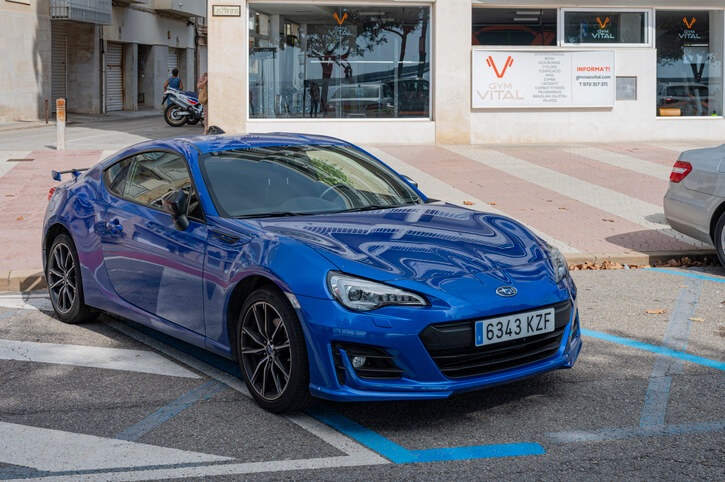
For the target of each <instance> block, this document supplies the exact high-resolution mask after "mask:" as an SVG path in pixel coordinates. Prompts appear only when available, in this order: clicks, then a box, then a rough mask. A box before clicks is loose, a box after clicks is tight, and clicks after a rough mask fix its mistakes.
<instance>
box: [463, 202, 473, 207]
mask: <svg viewBox="0 0 725 482" xmlns="http://www.w3.org/2000/svg"><path fill="white" fill-rule="evenodd" d="M463 204H464V205H465V206H473V203H472V202H471V201H463Z"/></svg>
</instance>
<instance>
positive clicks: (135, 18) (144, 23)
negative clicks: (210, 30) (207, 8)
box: [103, 7, 194, 49]
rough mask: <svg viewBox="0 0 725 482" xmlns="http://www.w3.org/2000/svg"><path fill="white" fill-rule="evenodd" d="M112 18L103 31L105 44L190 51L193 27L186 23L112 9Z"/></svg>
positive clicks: (184, 21) (174, 19) (122, 9)
mask: <svg viewBox="0 0 725 482" xmlns="http://www.w3.org/2000/svg"><path fill="white" fill-rule="evenodd" d="M112 18H113V24H112V25H108V26H105V27H104V28H103V36H104V38H105V39H106V40H108V41H111V42H135V43H139V44H146V45H166V46H168V47H177V48H185V49H189V48H191V49H193V48H194V27H193V26H190V25H187V21H186V20H181V19H176V18H171V17H168V16H165V15H164V16H162V15H160V14H158V13H153V12H146V11H142V10H137V9H132V8H126V7H113V16H112Z"/></svg>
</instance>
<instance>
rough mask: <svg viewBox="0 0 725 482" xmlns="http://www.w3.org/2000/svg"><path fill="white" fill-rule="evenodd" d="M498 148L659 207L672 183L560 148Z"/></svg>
mask: <svg viewBox="0 0 725 482" xmlns="http://www.w3.org/2000/svg"><path fill="white" fill-rule="evenodd" d="M496 150H498V151H499V152H501V153H503V154H507V155H509V156H513V157H517V158H519V159H523V160H524V161H528V162H531V163H533V164H536V165H538V166H541V167H545V168H547V169H552V170H554V171H557V172H560V173H562V174H566V175H567V176H572V177H575V178H577V179H581V180H582V181H586V182H589V183H591V184H596V185H598V186H602V187H606V188H607V189H611V190H612V191H616V192H619V193H622V194H626V195H627V196H631V197H633V198H635V199H640V200H642V201H646V202H648V203H652V204H654V205H655V206H662V199H663V198H664V196H665V193H666V192H667V187H668V184H669V180H668V179H656V178H654V177H652V176H647V175H644V174H640V173H638V172H632V171H629V170H627V169H622V168H620V167H616V166H612V165H611V164H606V163H603V162H597V161H594V160H592V159H589V158H587V157H582V156H579V155H577V154H572V153H570V152H566V151H564V150H562V149H560V148H554V147H534V148H527V147H521V148H518V147H516V148H510V149H496Z"/></svg>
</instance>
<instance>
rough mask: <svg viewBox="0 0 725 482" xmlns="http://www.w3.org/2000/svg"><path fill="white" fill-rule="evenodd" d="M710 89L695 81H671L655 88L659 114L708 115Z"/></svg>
mask: <svg viewBox="0 0 725 482" xmlns="http://www.w3.org/2000/svg"><path fill="white" fill-rule="evenodd" d="M710 103H711V99H710V90H709V88H708V86H707V85H705V84H700V83H696V82H671V83H666V84H660V85H659V86H658V88H657V108H658V114H659V115H661V116H707V115H710Z"/></svg>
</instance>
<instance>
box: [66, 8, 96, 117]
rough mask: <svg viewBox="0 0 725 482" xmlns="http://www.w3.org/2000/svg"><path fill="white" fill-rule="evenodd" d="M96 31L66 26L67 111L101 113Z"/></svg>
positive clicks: (84, 25) (90, 27)
mask: <svg viewBox="0 0 725 482" xmlns="http://www.w3.org/2000/svg"><path fill="white" fill-rule="evenodd" d="M99 31H100V28H99V27H97V26H96V25H92V24H88V23H79V22H69V23H68V64H67V65H68V87H67V94H68V107H67V108H68V112H76V113H79V114H100V113H101V109H102V105H103V104H102V100H101V47H100V41H99Z"/></svg>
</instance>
